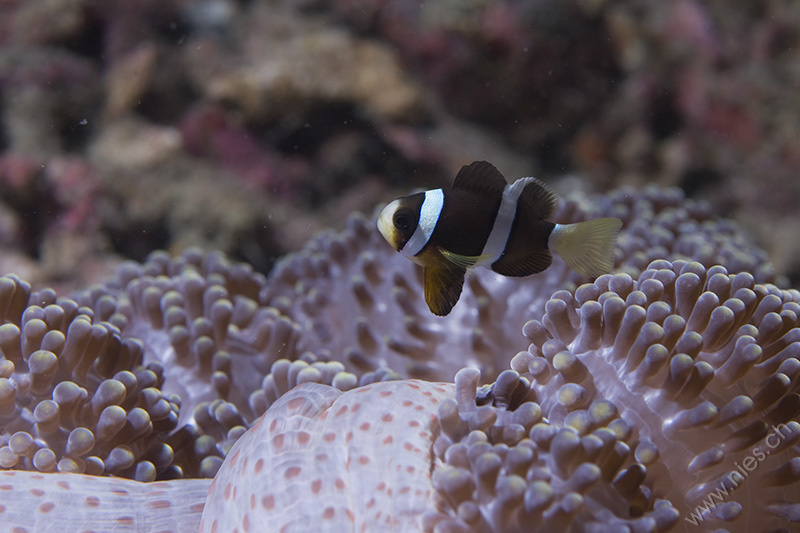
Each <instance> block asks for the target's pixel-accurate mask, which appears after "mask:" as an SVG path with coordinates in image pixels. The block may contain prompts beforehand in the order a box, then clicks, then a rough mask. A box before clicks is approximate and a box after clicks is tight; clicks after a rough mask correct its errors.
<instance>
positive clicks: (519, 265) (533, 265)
mask: <svg viewBox="0 0 800 533" xmlns="http://www.w3.org/2000/svg"><path fill="white" fill-rule="evenodd" d="M552 261H553V256H552V255H551V254H550V251H549V250H546V249H544V250H535V251H531V252H527V253H525V254H522V255H517V256H513V257H512V256H501V257H500V259H498V260H497V261H495V262H494V263H492V270H493V271H495V272H497V273H498V274H501V275H503V276H510V277H514V278H521V277H524V276H530V275H531V274H536V273H538V272H541V271H543V270H545V269H546V268H547V267H549V266H550V263H551V262H552Z"/></svg>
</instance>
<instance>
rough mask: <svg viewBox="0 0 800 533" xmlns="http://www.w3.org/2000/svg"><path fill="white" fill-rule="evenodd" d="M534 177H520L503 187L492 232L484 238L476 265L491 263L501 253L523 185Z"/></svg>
mask: <svg viewBox="0 0 800 533" xmlns="http://www.w3.org/2000/svg"><path fill="white" fill-rule="evenodd" d="M534 179H535V178H520V179H518V180H517V181H515V182H514V183H512V184H511V185H506V187H505V189H503V199H502V200H501V201H500V208H499V209H498V210H497V216H496V217H495V219H494V224H493V225H492V232H491V233H489V238H488V239H486V244H484V245H483V251H481V257H482V259H481V260H480V261H478V263H476V264H477V265H491V264H492V263H494V262H495V261H497V260H498V259H500V256H501V255H503V251H504V250H505V249H506V244H507V243H508V236H509V235H511V225H512V224H513V223H514V217H515V216H516V214H517V204H518V203H519V196H520V195H521V194H522V191H523V190H524V189H525V186H526V185H527V184H528V183H530V182H531V181H533V180H534Z"/></svg>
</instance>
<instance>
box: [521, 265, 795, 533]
mask: <svg viewBox="0 0 800 533" xmlns="http://www.w3.org/2000/svg"><path fill="white" fill-rule="evenodd" d="M799 315H800V292H798V291H796V290H781V289H779V288H778V287H776V286H774V285H771V284H757V283H755V280H754V277H753V275H752V274H749V273H738V274H731V273H728V270H727V269H725V268H724V267H721V266H714V267H711V268H709V269H706V268H704V267H703V266H702V265H701V264H699V263H697V262H691V261H675V262H672V263H670V262H668V261H664V260H659V261H655V262H653V263H651V264H650V265H649V267H648V269H647V270H645V271H644V272H642V274H641V275H640V276H639V277H638V279H635V280H634V279H632V278H631V277H630V276H629V275H627V274H616V275H607V276H603V277H601V278H598V280H597V281H596V282H595V283H592V284H587V285H583V286H581V287H579V288H578V289H577V290H576V291H575V293H574V294H572V293H568V292H566V291H558V292H556V293H555V294H554V295H553V297H552V298H551V299H550V301H549V302H548V303H547V304H546V312H545V314H544V316H543V317H542V318H541V319H540V320H532V321H529V322H528V323H527V324H526V325H525V327H524V333H525V335H526V336H527V337H528V339H529V340H530V341H531V343H532V344H531V345H530V347H529V349H528V350H527V351H525V352H521V353H519V354H518V355H517V356H516V357H514V359H513V360H512V362H511V367H512V369H514V371H516V372H518V373H519V376H520V379H526V380H529V381H530V383H531V387H530V392H529V394H530V395H532V397H533V398H534V399H535V401H536V402H538V405H539V406H540V408H541V409H542V412H543V416H544V417H546V418H547V419H548V420H549V422H550V423H554V424H566V425H568V426H571V427H573V428H574V429H575V430H576V431H577V432H578V435H579V436H581V437H583V436H585V435H587V434H590V433H591V432H592V431H593V430H594V428H595V423H596V421H597V419H598V416H601V418H602V417H610V418H613V419H614V421H613V422H612V423H616V424H618V429H619V430H621V431H620V432H619V433H618V434H620V435H625V441H626V443H627V445H628V446H629V448H630V450H631V454H630V456H629V457H628V458H627V459H626V464H625V465H622V466H623V467H624V468H625V469H626V471H630V472H633V471H638V472H639V474H638V475H637V478H636V479H637V481H636V483H635V485H637V487H632V488H631V491H632V492H631V494H635V495H636V498H637V499H638V501H639V502H640V505H641V503H644V502H649V504H650V505H654V502H652V501H650V500H651V499H652V498H653V497H658V498H665V499H668V500H670V501H672V502H673V505H679V504H680V505H684V506H685V508H686V509H687V510H689V511H692V510H696V512H697V513H698V514H697V516H698V517H699V516H700V515H702V519H703V520H705V521H706V522H709V523H708V524H707V525H713V524H715V523H716V524H717V527H720V528H725V527H728V526H726V524H727V523H730V522H734V521H738V523H754V522H753V520H754V517H758V518H757V520H759V521H763V523H764V524H766V525H774V527H786V526H787V522H786V520H791V521H797V520H800V505H799V504H798V503H797V502H798V501H800V483H798V482H800V474H799V473H798V472H800V470H798V469H797V465H796V464H795V463H797V459H796V457H795V455H796V454H797V444H798V443H799V442H800V424H798V422H797V418H798V416H799V415H800V395H798V391H799V390H800V327H799V326H798V316H799ZM608 427H609V428H610V427H611V426H610V425H609V426H608ZM632 469H633V470H632ZM620 475H621V474H620ZM742 483H747V484H748V487H749V488H748V491H738V492H734V491H733V489H735V488H736V487H738V486H739V485H740V484H742ZM720 488H721V490H723V492H725V497H724V502H719V501H716V503H717V505H716V506H711V507H710V508H709V509H705V507H702V508H700V507H697V506H698V505H701V504H702V503H703V501H704V500H706V499H707V498H709V495H710V494H711V493H714V494H717V492H716V491H717V490H719V489H720ZM754 490H755V491H758V493H759V494H760V496H759V498H757V499H753V498H751V497H750V496H749V495H750V494H752V493H753V491H754ZM727 491H730V492H727ZM643 508H647V505H645V506H644V507H643ZM697 519H699V518H697ZM759 523H760V522H759ZM765 527H766V526H765Z"/></svg>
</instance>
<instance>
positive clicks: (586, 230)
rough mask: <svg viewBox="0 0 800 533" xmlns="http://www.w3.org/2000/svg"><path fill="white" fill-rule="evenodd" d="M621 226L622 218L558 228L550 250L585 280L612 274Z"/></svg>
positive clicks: (565, 225) (604, 219) (553, 236)
mask: <svg viewBox="0 0 800 533" xmlns="http://www.w3.org/2000/svg"><path fill="white" fill-rule="evenodd" d="M621 226H622V221H621V220H620V219H618V218H597V219H594V220H587V221H586V222H578V223H576V224H563V225H562V224H556V227H555V228H554V229H553V232H552V233H551V234H550V249H551V250H553V251H554V252H556V253H557V254H558V255H559V256H561V258H562V259H563V260H564V262H565V263H567V266H569V267H570V268H571V269H572V270H574V271H575V272H577V273H578V274H581V275H582V276H586V277H589V278H594V277H597V276H600V275H603V274H608V273H609V272H610V271H611V269H612V268H613V266H614V245H615V244H616V242H617V233H618V232H619V228H620V227H621Z"/></svg>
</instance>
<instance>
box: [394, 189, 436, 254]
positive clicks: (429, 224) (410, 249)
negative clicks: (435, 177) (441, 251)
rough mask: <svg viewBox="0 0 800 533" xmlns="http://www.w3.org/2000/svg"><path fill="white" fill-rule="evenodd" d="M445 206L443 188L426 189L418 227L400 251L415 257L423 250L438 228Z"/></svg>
mask: <svg viewBox="0 0 800 533" xmlns="http://www.w3.org/2000/svg"><path fill="white" fill-rule="evenodd" d="M443 206H444V192H443V191H442V189H434V190H432V191H425V200H423V201H422V207H421V208H420V210H419V223H418V224H417V229H416V230H414V234H413V235H412V236H411V238H410V239H408V242H407V243H406V245H405V246H403V249H402V250H400V253H402V254H403V255H404V256H406V257H414V256H415V255H417V254H418V253H420V252H421V251H422V249H423V248H424V247H425V245H426V244H428V241H429V240H430V238H431V235H432V234H433V230H434V229H435V228H436V223H437V222H438V221H439V215H440V214H441V213H442V207H443Z"/></svg>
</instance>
